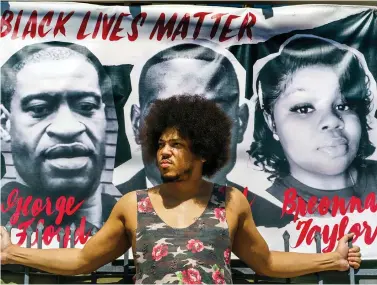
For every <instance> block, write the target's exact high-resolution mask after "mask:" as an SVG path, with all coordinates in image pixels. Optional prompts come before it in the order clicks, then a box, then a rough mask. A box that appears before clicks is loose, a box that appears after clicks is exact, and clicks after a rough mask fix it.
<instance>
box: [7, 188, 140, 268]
mask: <svg viewBox="0 0 377 285" xmlns="http://www.w3.org/2000/svg"><path fill="white" fill-rule="evenodd" d="M135 199H136V198H135V193H129V194H127V195H125V196H124V197H122V198H121V199H120V200H119V201H118V202H117V204H116V205H115V206H114V208H113V210H112V212H111V215H110V217H109V219H108V220H107V222H106V223H105V225H104V226H103V227H102V228H101V229H100V230H99V231H98V233H97V234H96V235H94V236H93V237H92V238H91V239H89V241H88V242H87V243H86V244H85V246H84V248H82V249H78V248H64V249H31V248H21V247H19V246H17V245H12V244H11V243H10V240H9V235H8V233H7V232H6V231H5V229H4V228H2V231H1V251H2V252H1V263H2V264H7V263H8V264H22V265H26V266H29V267H33V268H37V269H40V270H43V271H47V272H50V273H53V274H59V275H76V274H84V273H90V272H92V271H94V270H96V269H97V268H99V267H101V266H102V265H105V264H107V263H109V262H111V261H112V260H114V259H115V258H117V257H119V256H120V255H122V254H123V253H124V252H125V251H126V250H128V249H129V248H130V246H131V236H130V235H129V234H127V228H128V227H129V223H130V222H132V221H126V218H127V217H128V216H129V217H132V213H131V211H132V210H134V209H136V206H135V205H134V204H135V203H136V200H135ZM132 205H134V206H132ZM135 211H136V210H135ZM127 212H129V213H130V215H127Z"/></svg>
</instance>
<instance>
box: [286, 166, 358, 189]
mask: <svg viewBox="0 0 377 285" xmlns="http://www.w3.org/2000/svg"><path fill="white" fill-rule="evenodd" d="M291 175H292V176H293V177H294V178H295V179H297V180H298V181H300V182H301V183H303V184H305V185H307V186H309V187H312V188H316V189H321V190H339V189H343V188H347V187H351V186H353V185H354V183H356V181H357V171H356V169H349V170H346V171H344V172H342V173H340V174H337V175H327V174H322V173H312V172H308V171H305V170H303V169H301V168H295V167H291Z"/></svg>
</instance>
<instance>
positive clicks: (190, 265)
mask: <svg viewBox="0 0 377 285" xmlns="http://www.w3.org/2000/svg"><path fill="white" fill-rule="evenodd" d="M225 190H226V187H225V186H219V185H217V184H214V187H213V191H212V194H211V198H210V200H209V202H208V205H207V208H206V209H205V210H204V212H203V214H202V215H201V216H200V217H199V218H198V219H197V220H196V221H195V222H194V223H193V224H191V225H190V226H188V227H187V228H183V229H178V228H172V227H170V226H168V225H167V224H166V223H164V222H163V221H162V219H161V218H160V217H159V216H158V215H157V213H156V212H155V210H154V208H153V206H152V203H151V201H150V198H149V196H148V191H145V190H138V191H137V211H138V212H137V219H138V228H137V232H136V252H134V262H135V267H136V275H135V282H136V284H166V283H169V284H232V276H231V269H230V257H231V242H230V238H229V231H228V224H227V222H226V216H225Z"/></svg>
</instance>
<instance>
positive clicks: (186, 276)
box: [182, 268, 202, 284]
mask: <svg viewBox="0 0 377 285" xmlns="http://www.w3.org/2000/svg"><path fill="white" fill-rule="evenodd" d="M182 281H183V283H184V284H202V276H201V275H200V272H199V271H198V270H197V269H194V268H189V269H187V270H184V271H182Z"/></svg>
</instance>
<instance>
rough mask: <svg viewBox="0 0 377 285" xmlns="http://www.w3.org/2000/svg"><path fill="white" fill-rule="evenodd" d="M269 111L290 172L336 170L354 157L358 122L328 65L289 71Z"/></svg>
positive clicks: (331, 172) (329, 172) (342, 169)
mask: <svg viewBox="0 0 377 285" xmlns="http://www.w3.org/2000/svg"><path fill="white" fill-rule="evenodd" d="M273 114H274V122H275V124H276V134H277V135H278V136H279V140H280V143H281V145H282V147H283V150H284V153H285V156H286V158H287V160H288V162H289V165H290V171H291V173H292V175H294V176H295V174H296V176H298V175H297V173H299V174H300V175H299V176H300V177H302V176H303V175H305V174H321V175H339V174H342V173H343V172H345V171H346V170H347V168H348V167H349V166H350V164H351V163H352V161H353V160H354V158H355V156H356V154H357V151H358V148H359V142H360V136H361V125H360V121H359V118H358V116H357V114H356V113H355V112H354V111H352V110H351V109H350V107H349V106H348V105H347V104H346V103H345V101H344V99H343V98H342V94H341V93H340V86H339V76H338V75H337V73H336V72H335V71H334V70H333V69H331V68H330V67H326V66H321V65H316V66H310V67H305V68H302V69H300V70H298V71H297V72H295V73H294V74H293V75H292V76H291V77H290V81H289V82H288V84H287V85H286V89H285V91H284V92H283V94H281V95H280V96H279V98H278V99H277V101H276V103H275V106H274V109H273Z"/></svg>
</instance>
